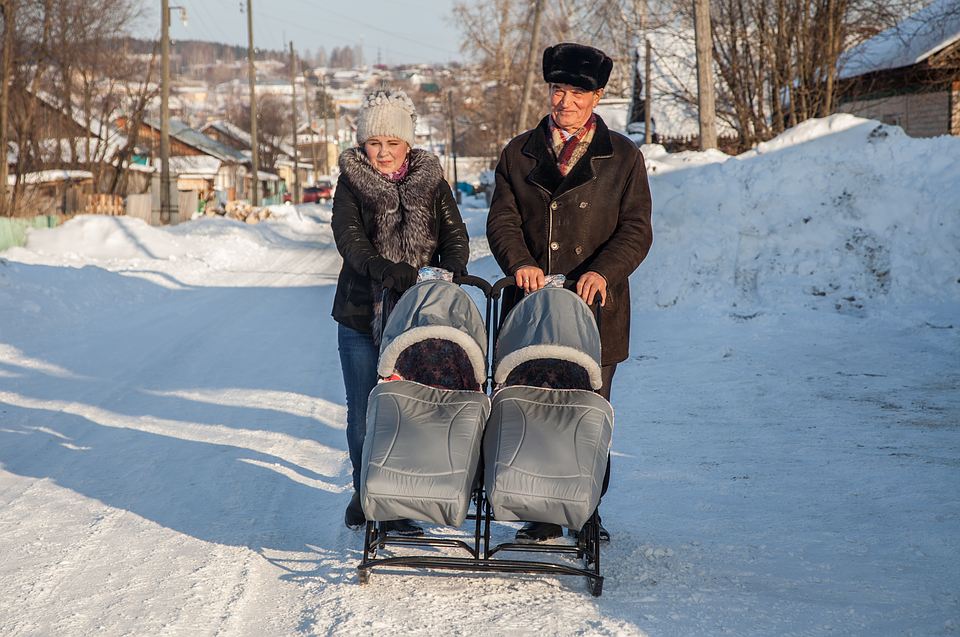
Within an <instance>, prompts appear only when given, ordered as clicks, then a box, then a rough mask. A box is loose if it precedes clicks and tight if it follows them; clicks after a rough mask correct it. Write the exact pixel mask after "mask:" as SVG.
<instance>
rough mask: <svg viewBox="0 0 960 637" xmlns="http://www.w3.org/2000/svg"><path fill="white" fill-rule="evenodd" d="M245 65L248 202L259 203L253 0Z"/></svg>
mask: <svg viewBox="0 0 960 637" xmlns="http://www.w3.org/2000/svg"><path fill="white" fill-rule="evenodd" d="M247 66H248V69H247V71H248V75H249V76H250V160H251V163H252V164H253V177H252V178H251V179H250V203H251V204H252V205H254V206H257V205H259V204H260V143H259V141H258V138H257V69H256V67H255V66H254V64H253V0H247Z"/></svg>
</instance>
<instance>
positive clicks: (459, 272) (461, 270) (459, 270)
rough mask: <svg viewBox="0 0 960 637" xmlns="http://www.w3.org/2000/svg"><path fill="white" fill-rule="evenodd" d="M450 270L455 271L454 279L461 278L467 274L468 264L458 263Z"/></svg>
mask: <svg viewBox="0 0 960 637" xmlns="http://www.w3.org/2000/svg"><path fill="white" fill-rule="evenodd" d="M450 271H451V272H453V278H454V279H461V278H463V277H465V276H467V266H465V265H458V266H456V267H454V268H451V269H450Z"/></svg>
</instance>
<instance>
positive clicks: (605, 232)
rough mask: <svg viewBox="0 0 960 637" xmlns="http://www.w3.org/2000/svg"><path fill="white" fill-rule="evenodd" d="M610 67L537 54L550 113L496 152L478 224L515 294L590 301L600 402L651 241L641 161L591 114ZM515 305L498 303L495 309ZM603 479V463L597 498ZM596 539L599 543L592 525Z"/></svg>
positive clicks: (536, 526) (544, 535)
mask: <svg viewBox="0 0 960 637" xmlns="http://www.w3.org/2000/svg"><path fill="white" fill-rule="evenodd" d="M612 68H613V61H612V60H611V59H610V58H609V57H607V55H606V54H604V53H603V51H600V50H599V49H595V48H593V47H589V46H584V45H581V44H572V43H562V44H557V45H555V46H552V47H549V48H548V49H547V50H546V51H544V52H543V79H544V81H546V82H547V84H548V85H549V96H550V102H549V104H550V114H549V115H547V116H546V117H545V118H543V120H541V121H540V123H539V124H538V125H537V127H536V128H534V129H533V130H529V131H527V132H525V133H523V134H522V135H520V136H518V137H516V138H514V139H513V140H511V141H510V142H509V143H508V144H507V146H506V148H504V150H503V153H502V154H501V155H500V162H499V164H498V165H497V170H496V188H495V190H494V193H493V199H492V201H491V204H490V213H489V216H488V217H487V239H488V241H489V244H490V250H491V252H492V253H493V256H494V258H496V260H497V263H499V264H500V267H501V268H502V269H503V271H504V272H505V273H507V275H512V276H514V277H516V283H517V286H518V287H519V288H520V289H521V290H523V291H524V292H532V291H534V290H538V289H540V288H541V287H543V285H544V282H545V281H544V277H545V275H547V274H564V275H566V277H567V279H570V280H575V281H576V282H577V284H576V291H577V294H578V295H580V296H581V297H582V298H583V299H584V301H586V302H587V303H591V302H592V301H593V299H594V298H595V297H596V296H597V295H599V297H600V304H601V306H602V308H603V310H602V314H603V320H602V321H601V322H600V330H601V333H600V340H601V345H602V359H601V364H602V368H601V369H602V375H603V387H602V388H601V389H600V392H599V393H600V394H601V395H603V397H604V398H606V399H607V400H610V383H611V381H612V380H613V374H614V372H615V371H616V367H617V363H619V362H620V361H623V360H625V359H626V358H627V348H628V344H629V340H630V283H629V278H628V277H629V276H630V274H631V273H632V272H633V271H634V270H635V269H636V268H637V266H638V265H640V262H641V261H643V259H644V257H645V256H646V255H647V252H648V251H649V249H650V244H651V243H652V241H653V230H652V228H651V226H650V188H649V185H648V184H647V171H646V167H645V166H644V163H643V156H642V155H641V154H640V151H639V150H638V149H637V147H636V145H635V144H634V143H633V142H632V141H630V140H629V139H628V138H626V137H624V136H623V135H620V134H617V133H613V132H611V131H610V130H609V129H608V128H607V126H606V124H604V122H603V120H602V119H601V118H600V117H599V116H597V115H596V114H595V113H594V112H593V109H594V108H595V107H596V105H597V103H598V102H599V101H600V98H601V97H602V96H603V89H604V87H605V86H606V83H607V80H608V79H609V77H610V71H611V69H612ZM517 300H518V299H517V298H516V296H515V297H513V298H507V297H506V296H505V297H504V303H505V307H506V308H509V307H512V305H513V303H515V302H516V301H517ZM609 478H610V466H609V460H608V463H607V474H606V476H605V478H604V481H603V489H602V492H601V496H602V494H603V493H605V492H606V490H607V486H608V483H609ZM562 532H563V530H562V529H561V528H560V526H559V525H556V524H548V523H544V522H527V523H526V524H525V525H524V526H523V528H522V529H520V530H519V531H518V532H517V540H519V541H543V540H548V539H551V538H554V537H559V536H560V535H561V534H562ZM574 533H575V532H574ZM600 534H601V539H604V540H609V538H610V535H609V533H608V532H607V530H606V529H604V528H603V527H602V526H601V527H600Z"/></svg>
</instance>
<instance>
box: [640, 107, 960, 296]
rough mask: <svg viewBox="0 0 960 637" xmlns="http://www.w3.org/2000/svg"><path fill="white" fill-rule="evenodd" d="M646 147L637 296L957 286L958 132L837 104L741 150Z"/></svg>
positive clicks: (908, 291)
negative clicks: (646, 242) (937, 133)
mask: <svg viewBox="0 0 960 637" xmlns="http://www.w3.org/2000/svg"><path fill="white" fill-rule="evenodd" d="M644 149H645V150H646V151H647V153H646V156H647V159H648V165H649V171H650V184H651V190H652V194H653V202H654V231H655V232H654V245H653V248H652V250H651V253H650V256H649V257H648V259H647V261H646V262H645V263H644V264H643V265H642V266H641V268H640V270H639V271H638V272H637V273H636V274H635V275H634V278H633V283H634V299H635V304H636V305H637V306H638V307H639V308H648V307H651V306H653V305H655V306H657V307H661V308H664V307H672V306H675V305H697V306H700V307H702V306H703V305H704V304H716V305H717V306H718V307H720V308H730V307H737V308H738V310H737V311H738V312H739V311H754V310H757V309H759V308H763V307H770V308H782V307H785V306H788V305H800V306H806V307H810V308H814V309H817V308H832V309H837V310H842V311H854V312H860V311H862V310H864V309H865V308H866V307H867V306H868V305H871V304H873V305H879V304H882V303H889V302H894V303H904V302H908V301H911V300H916V299H927V300H930V301H934V302H955V301H957V300H958V299H960V279H958V276H960V250H957V246H958V245H960V166H958V164H957V162H956V157H957V156H958V155H960V139H956V138H950V137H940V138H934V139H914V138H910V137H907V136H906V135H905V134H904V133H903V131H902V130H901V129H900V128H898V127H893V126H885V125H882V124H879V123H878V122H875V121H872V120H864V119H860V118H856V117H854V116H851V115H834V116H831V117H829V118H826V119H820V120H811V121H808V122H805V123H803V124H801V125H800V126H797V127H796V128H794V129H792V130H790V131H787V132H785V133H784V134H783V135H781V136H780V137H777V138H776V139H774V140H771V141H770V142H767V143H764V144H760V145H758V146H757V147H756V148H755V149H754V150H752V151H750V152H747V153H744V154H742V155H739V156H737V157H729V156H726V155H724V154H723V153H721V152H719V151H711V152H709V153H694V152H687V153H678V154H675V155H668V154H666V153H664V152H663V150H662V148H661V147H656V146H653V147H651V146H646V147H644Z"/></svg>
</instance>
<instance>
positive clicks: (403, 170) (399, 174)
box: [384, 155, 410, 181]
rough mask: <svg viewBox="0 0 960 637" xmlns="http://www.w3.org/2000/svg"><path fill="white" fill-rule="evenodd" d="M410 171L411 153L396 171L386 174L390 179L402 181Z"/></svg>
mask: <svg viewBox="0 0 960 637" xmlns="http://www.w3.org/2000/svg"><path fill="white" fill-rule="evenodd" d="M408 172H410V155H407V157H406V158H405V159H404V160H403V165H402V166H400V168H397V169H396V170H395V171H394V172H392V173H388V174H385V175H384V177H386V178H387V179H388V180H390V181H400V180H402V179H403V178H404V177H406V176H407V173H408Z"/></svg>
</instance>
